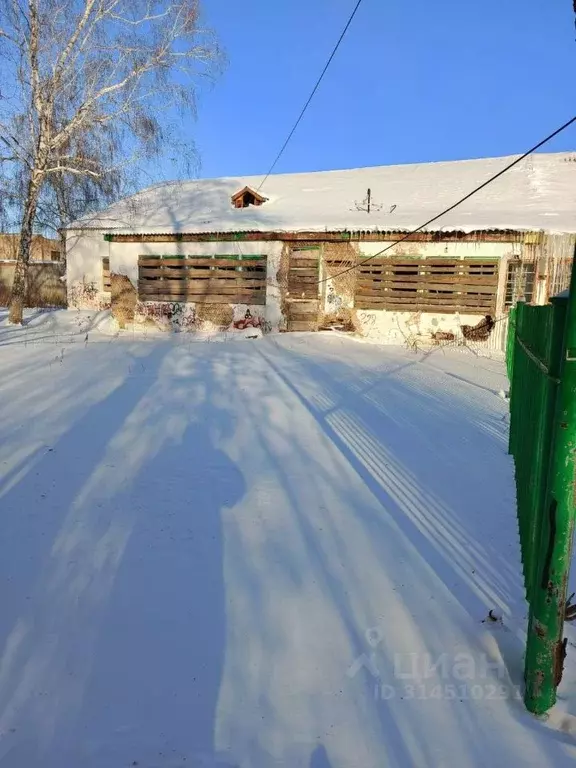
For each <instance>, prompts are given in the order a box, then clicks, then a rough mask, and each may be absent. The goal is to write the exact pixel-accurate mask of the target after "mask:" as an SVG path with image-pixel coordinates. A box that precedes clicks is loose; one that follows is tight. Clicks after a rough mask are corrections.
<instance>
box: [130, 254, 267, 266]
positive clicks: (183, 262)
mask: <svg viewBox="0 0 576 768" xmlns="http://www.w3.org/2000/svg"><path fill="white" fill-rule="evenodd" d="M138 265H139V266H142V267H160V266H163V267H194V266H197V267H235V268H237V267H242V266H251V267H254V266H261V267H265V266H266V259H246V260H245V261H242V260H240V259H236V258H230V259H225V258H221V257H220V258H217V259H210V258H182V259H170V258H164V259H159V258H158V257H153V256H139V257H138Z"/></svg>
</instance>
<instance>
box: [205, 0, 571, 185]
mask: <svg viewBox="0 0 576 768" xmlns="http://www.w3.org/2000/svg"><path fill="white" fill-rule="evenodd" d="M354 4H355V0H247V2H244V3H241V2H231V0H204V5H203V7H204V15H205V18H206V21H207V22H208V24H209V25H210V26H212V27H213V28H214V29H215V30H216V32H217V33H218V35H219V38H220V41H221V43H222V45H223V47H224V48H225V50H226V52H227V55H228V60H229V61H228V66H227V69H226V71H225V73H224V74H223V75H222V76H221V77H219V78H218V80H217V81H216V83H215V85H214V87H213V88H211V89H210V90H209V91H204V92H203V93H202V94H201V97H200V103H199V115H198V121H197V122H196V123H195V124H192V125H191V126H190V130H191V138H193V139H194V140H195V142H196V144H197V146H198V150H199V153H200V160H201V168H200V175H201V176H204V177H209V176H224V175H248V174H259V173H265V172H266V170H267V168H268V166H269V165H270V163H271V162H272V160H273V158H274V156H275V154H276V152H277V151H278V149H279V148H280V145H281V144H282V142H283V140H284V138H285V136H286V134H287V132H288V130H289V128H290V126H291V124H292V123H293V121H294V119H295V117H296V116H297V114H298V112H299V110H300V109H301V107H302V105H303V103H304V101H305V99H306V98H307V96H308V94H309V92H310V89H311V88H312V85H313V84H314V82H315V79H316V77H317V76H318V74H319V72H320V70H321V68H322V66H323V65H324V63H325V61H326V58H327V56H328V55H329V52H330V50H331V49H332V47H333V45H334V43H335V41H336V40H337V38H338V35H339V34H340V32H341V30H342V28H343V26H344V24H345V22H346V19H347V18H348V16H349V14H350V13H351V11H352V8H353V6H354ZM571 6H572V2H571V0H483V2H478V1H476V2H467V1H466V0H437V1H436V2H430V0H387V2H383V0H364V1H363V3H362V6H361V7H360V10H359V11H358V14H357V16H356V18H355V20H354V22H353V24H352V26H351V28H350V29H349V31H348V34H347V37H346V38H345V40H344V42H343V43H342V45H341V47H340V49H339V51H338V53H337V56H336V58H335V60H334V61H333V62H332V65H331V67H330V69H329V70H328V73H327V75H326V77H325V79H324V81H323V83H322V85H321V86H320V90H319V92H318V93H317V94H316V97H315V99H314V101H313V102H312V104H311V106H310V108H309V110H308V112H307V113H306V116H305V118H304V120H303V122H302V123H301V124H300V127H299V128H298V131H297V133H296V134H295V136H294V138H293V139H292V142H291V144H290V145H289V147H288V149H287V150H286V152H285V154H284V156H283V157H282V159H281V161H280V162H279V164H278V166H277V168H276V172H295V171H307V170H325V169H331V168H348V167H359V166H366V165H384V164H392V163H407V162H421V161H432V160H452V159H462V158H469V157H484V156H493V155H506V154H515V153H520V152H522V151H524V150H525V149H527V148H528V147H529V146H530V145H531V144H533V143H535V142H536V141H537V140H538V139H540V138H542V137H543V136H544V135H546V134H547V133H549V132H551V131H552V130H553V129H554V128H556V127H557V126H558V125H559V124H561V123H562V122H564V121H565V120H567V119H568V118H569V117H571V116H572V114H574V113H576V98H575V88H574V74H575V72H576V68H575V63H576V40H575V38H576V30H575V28H574V14H573V11H572V7H571ZM575 148H576V129H575V128H574V126H572V127H571V128H570V129H568V131H567V132H566V133H565V134H564V135H563V136H562V137H559V138H558V139H556V140H555V141H554V142H553V143H552V144H550V145H549V151H551V150H555V151H559V150H566V149H569V150H571V149H575Z"/></svg>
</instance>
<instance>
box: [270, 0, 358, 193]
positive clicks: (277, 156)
mask: <svg viewBox="0 0 576 768" xmlns="http://www.w3.org/2000/svg"><path fill="white" fill-rule="evenodd" d="M361 4H362V0H358V2H357V3H356V7H355V8H354V10H353V11H352V13H351V15H350V18H349V19H348V21H347V22H346V26H345V27H344V29H343V30H342V34H341V35H340V37H339V38H338V42H337V43H336V45H335V46H334V48H333V49H332V53H331V54H330V56H329V58H328V61H327V62H326V64H325V65H324V69H323V70H322V73H321V74H320V77H319V78H318V80H316V85H315V86H314V88H313V89H312V93H311V94H310V96H309V97H308V101H307V102H306V104H304V106H303V107H302V111H301V112H300V114H299V115H298V119H297V120H296V122H295V123H294V125H293V127H292V130H291V131H290V133H289V134H288V137H287V139H286V141H285V142H284V144H282V147H281V148H280V151H279V152H278V154H277V155H276V157H275V158H274V162H273V163H272V165H271V166H270V169H269V171H268V173H267V174H266V176H264V178H263V179H262V182H261V183H260V186H259V187H258V189H259V190H260V189H262V187H263V186H264V184H265V183H266V180H267V179H268V176H270V174H271V173H272V171H273V170H274V168H275V167H276V163H277V162H278V160H280V158H281V157H282V155H283V154H284V150H285V149H286V147H287V146H288V144H289V143H290V139H291V138H292V136H293V135H294V133H295V131H296V128H298V126H299V125H300V121H301V120H302V118H303V117H304V114H305V112H306V110H307V109H308V107H309V106H310V102H311V101H312V99H313V98H314V95H315V93H316V91H317V90H318V87H319V86H320V83H321V82H322V80H323V78H324V75H325V74H326V72H327V70H328V67H329V66H330V64H331V63H332V59H333V58H334V56H335V55H336V51H337V50H338V48H340V43H341V42H342V40H344V36H345V34H346V32H348V28H349V26H350V24H352V21H353V20H354V16H356V12H357V11H358V9H359V8H360V5H361Z"/></svg>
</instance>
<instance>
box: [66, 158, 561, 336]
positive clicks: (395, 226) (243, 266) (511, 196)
mask: <svg viewBox="0 0 576 768" xmlns="http://www.w3.org/2000/svg"><path fill="white" fill-rule="evenodd" d="M511 159H512V158H506V157H501V158H489V159H482V160H465V161H458V162H441V163H426V164H418V165H399V166H383V167H374V168H360V169H356V170H343V171H325V172H324V171H322V172H316V173H298V174H282V175H273V176H270V177H269V178H268V179H267V180H266V183H265V184H263V185H262V187H261V188H260V184H261V182H262V178H261V177H253V178H222V179H206V180H197V181H189V182H183V183H172V184H159V185H156V186H154V187H151V188H149V189H146V190H144V191H142V192H140V193H139V194H137V195H135V196H133V197H130V198H128V199H125V200H123V201H121V202H119V203H117V204H115V205H113V206H111V207H109V208H108V209H106V210H104V211H102V212H101V213H100V214H96V215H94V216H92V217H90V218H88V219H86V220H84V221H81V222H77V223H76V224H74V225H72V226H71V227H70V228H69V229H68V231H67V281H68V295H69V299H71V303H73V304H74V305H76V306H94V305H98V306H104V305H106V304H107V303H108V304H109V302H110V297H111V294H110V290H111V286H112V290H114V288H113V285H114V275H119V276H122V278H121V281H122V285H123V288H122V292H123V294H124V295H125V294H126V290H127V289H126V286H128V291H129V292H132V293H133V294H134V304H135V305H136V310H135V311H136V313H137V316H143V317H146V315H147V313H150V315H151V316H152V317H154V316H157V315H158V314H160V315H161V314H163V313H168V314H170V313H171V312H173V311H176V310H178V311H181V309H182V307H185V308H186V309H188V310H190V311H191V312H192V313H194V312H195V311H197V312H198V314H199V315H203V316H206V313H207V310H208V308H209V309H210V312H211V313H212V316H214V317H216V318H219V320H218V322H220V323H221V324H222V325H224V326H228V327H234V325H235V324H236V327H239V325H238V324H239V323H240V324H241V322H242V318H244V317H250V318H258V319H259V320H260V321H261V323H262V324H263V325H265V327H266V328H267V329H268V330H272V331H275V330H280V331H282V330H317V329H319V328H322V327H326V326H327V325H334V324H338V323H342V324H343V325H345V326H347V327H355V328H356V329H357V330H358V331H359V332H361V333H364V334H366V335H368V336H371V337H375V338H378V339H380V340H389V341H400V342H402V341H410V340H411V339H418V338H428V339H431V338H432V337H433V336H434V335H435V336H436V338H442V337H443V336H446V335H447V336H448V337H449V336H450V335H451V334H455V335H458V334H460V333H461V329H462V327H465V326H475V325H476V324H477V323H478V322H479V321H480V320H482V318H483V317H485V316H486V315H490V316H491V317H492V318H498V319H503V320H505V318H506V313H507V311H508V309H509V307H510V306H512V305H513V304H514V303H515V302H516V301H517V300H518V299H520V298H523V299H526V300H528V301H532V302H535V303H544V302H546V301H547V300H548V297H549V296H550V295H551V294H553V293H555V292H557V291H558V290H561V289H563V288H565V287H566V285H567V283H568V279H569V274H570V265H571V263H572V258H573V254H574V245H575V242H576V236H575V233H576V162H575V161H576V156H574V155H573V154H571V153H556V154H535V155H533V156H531V157H529V158H527V159H526V160H524V161H523V162H522V163H520V164H519V165H517V166H515V167H514V168H513V169H512V170H510V171H509V172H507V173H506V174H505V175H503V176H502V177H501V178H499V179H497V180H496V181H495V182H494V183H492V184H490V185H489V186H488V187H486V188H485V189H483V190H482V191H481V192H479V193H478V194H477V195H475V196H474V197H472V198H471V199H470V200H468V201H466V202H465V203H464V204H462V205H460V206H458V207H457V208H456V209H455V210H453V211H451V212H450V213H448V214H447V215H446V216H444V217H442V218H441V219H440V220H439V221H437V222H435V223H434V224H433V225H431V226H429V227H426V228H425V229H423V230H421V231H418V232H417V233H416V234H413V235H411V236H410V237H409V238H408V239H406V240H404V238H405V235H406V233H407V232H410V231H412V230H414V229H416V228H417V227H420V226H421V225H422V223H423V222H425V221H427V220H428V219H430V218H432V217H433V216H435V215H437V214H438V213H440V212H441V211H442V210H444V209H446V208H448V207H449V206H451V205H452V204H453V203H454V202H455V201H456V200H458V199H459V198H461V197H462V196H463V195H465V194H466V193H467V192H469V191H471V190H472V189H473V188H475V187H476V186H477V185H479V184H481V183H482V182H484V181H486V179H488V178H489V177H490V176H491V175H493V174H494V173H496V172H497V171H499V170H501V169H502V168H504V167H505V166H506V165H507V163H509V162H510V160H511ZM399 240H403V242H401V243H398V241H399ZM396 243H398V244H396ZM381 251H384V252H383V253H381ZM375 254H378V255H376V256H375ZM372 256H374V258H372V259H369V257H372ZM367 259H369V260H367ZM111 276H112V283H111V281H110V277H111ZM119 279H120V278H119ZM247 313H248V314H247ZM505 326H506V323H505V322H503V323H498V324H497V326H496V327H495V329H494V332H493V333H492V338H491V340H490V343H491V344H496V345H498V346H501V345H502V338H503V336H502V334H503V332H504V331H505ZM491 327H492V326H491Z"/></svg>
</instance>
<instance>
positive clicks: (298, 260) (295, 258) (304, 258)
mask: <svg viewBox="0 0 576 768" xmlns="http://www.w3.org/2000/svg"><path fill="white" fill-rule="evenodd" d="M319 262H320V256H319V252H317V253H316V255H315V256H311V255H310V252H309V251H305V252H304V253H302V254H300V253H294V252H292V253H291V254H290V265H292V264H303V265H305V264H310V265H312V266H314V265H318V263H319Z"/></svg>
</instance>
